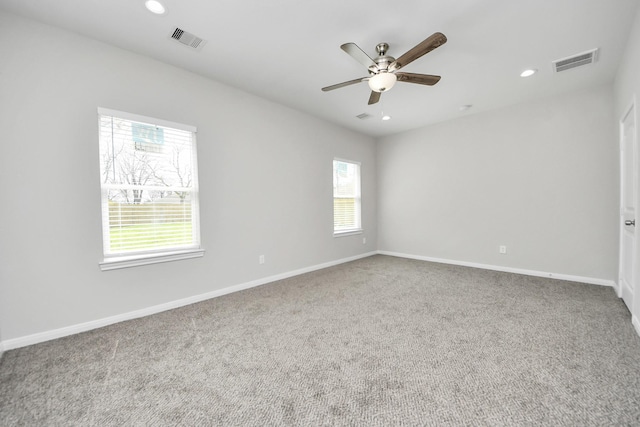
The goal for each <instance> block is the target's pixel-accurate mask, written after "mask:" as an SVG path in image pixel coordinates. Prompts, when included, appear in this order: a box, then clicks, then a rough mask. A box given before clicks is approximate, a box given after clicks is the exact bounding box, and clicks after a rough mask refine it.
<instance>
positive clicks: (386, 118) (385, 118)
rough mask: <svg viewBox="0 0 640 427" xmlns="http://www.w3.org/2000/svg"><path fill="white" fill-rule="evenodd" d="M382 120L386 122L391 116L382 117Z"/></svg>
mask: <svg viewBox="0 0 640 427" xmlns="http://www.w3.org/2000/svg"><path fill="white" fill-rule="evenodd" d="M382 120H384V121H385V122H386V121H387V120H391V116H390V115H388V114H385V115H384V116H382Z"/></svg>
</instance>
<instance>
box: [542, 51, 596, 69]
mask: <svg viewBox="0 0 640 427" xmlns="http://www.w3.org/2000/svg"><path fill="white" fill-rule="evenodd" d="M597 60H598V49H593V50H589V51H587V52H583V53H579V54H577V55H573V56H570V57H568V58H562V59H558V60H555V61H553V69H554V70H555V72H556V73H559V72H561V71H566V70H570V69H572V68H576V67H582V66H583V65H589V64H593V63H594V62H596V61H597Z"/></svg>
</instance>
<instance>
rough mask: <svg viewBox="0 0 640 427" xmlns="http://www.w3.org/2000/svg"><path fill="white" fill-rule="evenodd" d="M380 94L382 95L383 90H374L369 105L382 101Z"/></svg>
mask: <svg viewBox="0 0 640 427" xmlns="http://www.w3.org/2000/svg"><path fill="white" fill-rule="evenodd" d="M380 95H382V92H376V91H375V90H372V91H371V96H369V105H371V104H375V103H376V102H378V101H380Z"/></svg>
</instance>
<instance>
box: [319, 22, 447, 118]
mask: <svg viewBox="0 0 640 427" xmlns="http://www.w3.org/2000/svg"><path fill="white" fill-rule="evenodd" d="M446 42H447V38H446V37H445V35H444V34H442V33H433V34H432V35H431V36H429V37H427V38H426V39H424V40H423V41H422V42H420V43H418V44H417V45H416V46H414V47H413V48H411V49H409V50H408V51H407V52H406V53H405V54H404V55H402V56H400V57H399V58H398V59H395V58H394V57H392V56H388V55H387V50H388V49H389V45H388V44H387V43H379V44H378V45H377V46H376V51H377V52H378V57H377V58H376V59H372V58H371V57H369V55H367V54H366V53H365V52H364V51H363V50H362V49H360V48H359V47H358V46H357V45H356V44H355V43H345V44H343V45H342V46H340V48H341V49H342V50H344V51H345V52H346V53H347V54H349V55H350V56H351V57H352V58H353V59H355V60H356V61H358V62H359V63H361V64H362V65H364V66H365V67H367V70H368V71H369V76H367V77H360V78H357V79H353V80H349V81H346V82H343V83H338V84H335V85H331V86H326V87H323V88H322V91H323V92H328V91H330V90H334V89H339V88H341V87H345V86H350V85H352V84H356V83H360V82H364V81H367V82H368V83H369V88H371V95H370V96H369V105H371V104H375V103H377V102H378V101H380V94H381V93H382V92H387V91H389V90H390V89H391V88H392V87H393V85H395V83H396V81H400V82H406V83H416V84H421V85H427V86H433V85H434V84H436V83H438V82H439V81H440V76H433V75H430V74H416V73H399V72H398V70H400V69H401V68H402V67H404V66H406V65H408V64H410V63H411V62H413V61H415V60H416V59H418V58H420V57H421V56H423V55H425V54H427V53H429V52H431V51H432V50H434V49H435V48H437V47H440V46H442V45H443V44H445V43H446Z"/></svg>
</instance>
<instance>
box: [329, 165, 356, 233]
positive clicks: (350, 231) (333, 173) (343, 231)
mask: <svg viewBox="0 0 640 427" xmlns="http://www.w3.org/2000/svg"><path fill="white" fill-rule="evenodd" d="M336 162H341V163H346V164H349V165H355V166H356V168H357V174H356V191H355V193H356V194H355V195H354V196H353V199H354V200H355V212H354V215H355V223H356V226H355V227H353V228H348V229H336V226H335V222H336V220H335V219H336V215H335V204H336V199H337V198H338V199H339V198H352V197H350V196H349V197H345V196H339V195H336V192H335V186H334V189H333V237H343V236H351V235H354V234H362V232H363V228H362V163H361V162H358V161H355V160H348V159H343V158H340V157H334V158H333V162H332V163H331V164H332V175H333V179H335V165H336Z"/></svg>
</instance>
